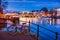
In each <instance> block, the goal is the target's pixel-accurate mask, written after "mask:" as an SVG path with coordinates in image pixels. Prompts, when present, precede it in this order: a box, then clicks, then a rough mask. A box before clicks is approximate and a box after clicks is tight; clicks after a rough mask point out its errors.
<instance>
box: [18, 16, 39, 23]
mask: <svg viewBox="0 0 60 40" xmlns="http://www.w3.org/2000/svg"><path fill="white" fill-rule="evenodd" d="M19 20H20V24H22V23H24V22H21V21H27V22H29V21H30V22H33V23H36V22H37V21H38V18H25V17H24V18H19Z"/></svg>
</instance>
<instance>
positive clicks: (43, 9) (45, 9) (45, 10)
mask: <svg viewBox="0 0 60 40" xmlns="http://www.w3.org/2000/svg"><path fill="white" fill-rule="evenodd" d="M40 11H44V12H45V13H46V12H48V9H47V8H46V7H43V8H42V9H41V10H40Z"/></svg>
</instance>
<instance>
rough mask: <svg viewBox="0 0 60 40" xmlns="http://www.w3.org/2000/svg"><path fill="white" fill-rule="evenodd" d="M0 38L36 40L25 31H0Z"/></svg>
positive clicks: (2, 39) (1, 39)
mask: <svg viewBox="0 0 60 40" xmlns="http://www.w3.org/2000/svg"><path fill="white" fill-rule="evenodd" d="M0 40H36V39H35V38H33V37H32V36H30V35H29V34H27V33H18V32H0Z"/></svg>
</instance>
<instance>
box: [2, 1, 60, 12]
mask: <svg viewBox="0 0 60 40" xmlns="http://www.w3.org/2000/svg"><path fill="white" fill-rule="evenodd" d="M3 1H4V2H5V1H7V2H8V5H7V8H6V9H7V10H8V11H19V12H20V11H31V10H40V9H41V8H43V7H47V8H48V9H49V10H50V9H53V8H60V1H59V0H3Z"/></svg>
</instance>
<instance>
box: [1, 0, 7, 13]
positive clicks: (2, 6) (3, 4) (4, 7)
mask: <svg viewBox="0 0 60 40" xmlns="http://www.w3.org/2000/svg"><path fill="white" fill-rule="evenodd" d="M7 5H8V2H7V1H5V2H4V1H2V0H0V12H1V13H3V10H6V7H7Z"/></svg>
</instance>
